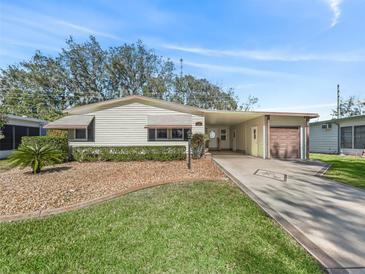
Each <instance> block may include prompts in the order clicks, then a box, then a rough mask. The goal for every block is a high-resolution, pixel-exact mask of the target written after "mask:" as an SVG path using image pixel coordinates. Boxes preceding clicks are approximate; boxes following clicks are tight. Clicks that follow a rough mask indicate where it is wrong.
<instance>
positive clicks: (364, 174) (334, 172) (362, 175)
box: [310, 154, 365, 188]
mask: <svg viewBox="0 0 365 274" xmlns="http://www.w3.org/2000/svg"><path fill="white" fill-rule="evenodd" d="M310 157H311V159H313V160H320V161H322V162H325V163H328V164H331V168H330V169H329V170H328V171H327V172H326V174H325V176H326V177H328V178H330V179H333V180H335V181H338V182H342V183H346V184H349V185H352V186H357V187H363V188H365V158H361V157H355V156H341V155H331V154H311V156H310Z"/></svg>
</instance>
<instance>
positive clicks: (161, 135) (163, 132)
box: [156, 128, 167, 140]
mask: <svg viewBox="0 0 365 274" xmlns="http://www.w3.org/2000/svg"><path fill="white" fill-rule="evenodd" d="M156 137H157V138H156V139H163V140H167V128H158V129H157V135H156Z"/></svg>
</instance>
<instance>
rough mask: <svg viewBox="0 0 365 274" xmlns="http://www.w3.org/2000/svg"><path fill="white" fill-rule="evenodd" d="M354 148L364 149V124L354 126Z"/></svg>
mask: <svg viewBox="0 0 365 274" xmlns="http://www.w3.org/2000/svg"><path fill="white" fill-rule="evenodd" d="M354 138H355V148H357V149H365V125H364V126H355V136H354Z"/></svg>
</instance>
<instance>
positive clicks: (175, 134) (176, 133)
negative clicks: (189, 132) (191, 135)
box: [171, 128, 184, 140]
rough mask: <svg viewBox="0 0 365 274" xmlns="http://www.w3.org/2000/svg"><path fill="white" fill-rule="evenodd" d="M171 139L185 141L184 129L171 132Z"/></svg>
mask: <svg viewBox="0 0 365 274" xmlns="http://www.w3.org/2000/svg"><path fill="white" fill-rule="evenodd" d="M171 138H172V139H178V140H182V139H184V131H183V129H182V128H173V129H172V130H171Z"/></svg>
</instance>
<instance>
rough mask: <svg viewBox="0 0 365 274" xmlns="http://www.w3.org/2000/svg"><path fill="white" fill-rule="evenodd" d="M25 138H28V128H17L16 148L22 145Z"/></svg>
mask: <svg viewBox="0 0 365 274" xmlns="http://www.w3.org/2000/svg"><path fill="white" fill-rule="evenodd" d="M23 136H28V128H27V127H22V126H15V148H18V146H19V145H20V144H21V142H22V137H23Z"/></svg>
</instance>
